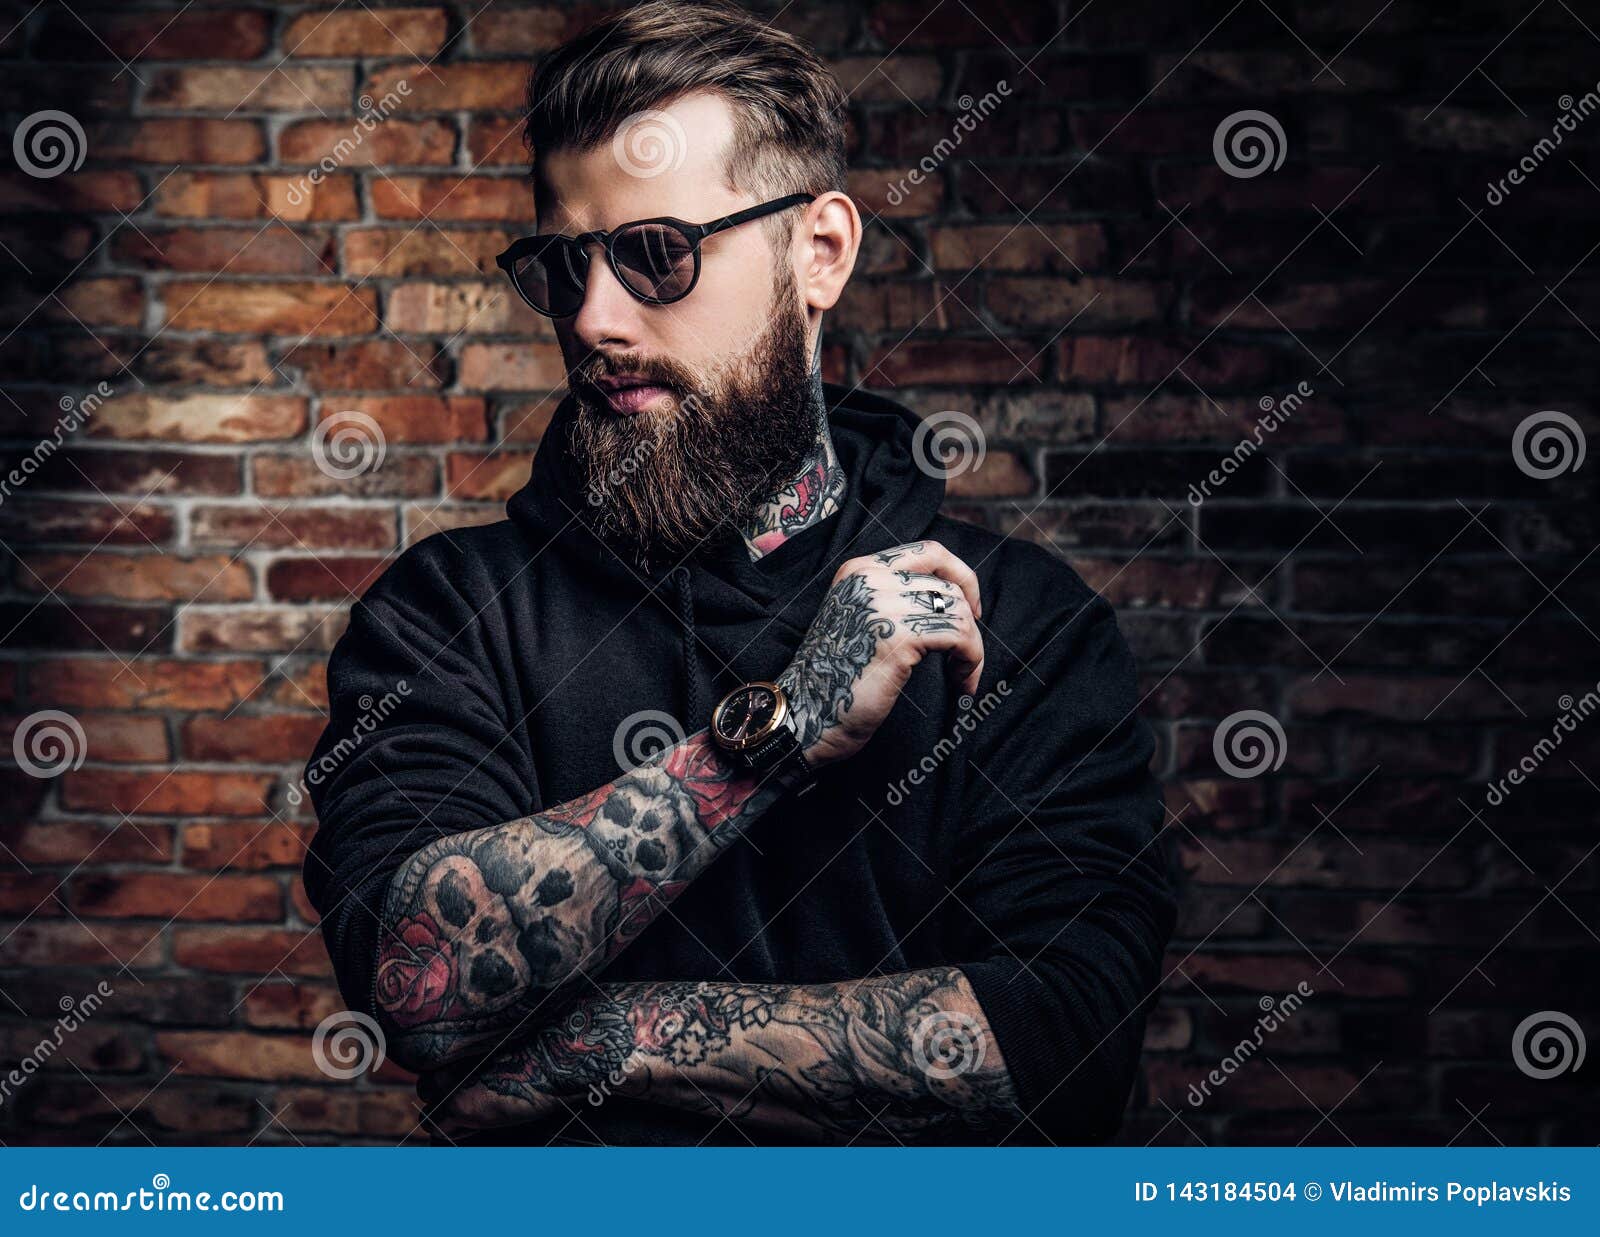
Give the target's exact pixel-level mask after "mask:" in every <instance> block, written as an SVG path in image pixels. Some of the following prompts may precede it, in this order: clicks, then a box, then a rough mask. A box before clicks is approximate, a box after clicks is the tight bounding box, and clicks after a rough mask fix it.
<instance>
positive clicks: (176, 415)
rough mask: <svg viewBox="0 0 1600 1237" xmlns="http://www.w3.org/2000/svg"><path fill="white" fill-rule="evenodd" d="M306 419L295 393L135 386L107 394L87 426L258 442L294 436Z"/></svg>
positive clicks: (139, 435) (122, 433) (134, 436)
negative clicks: (162, 390) (178, 391)
mask: <svg viewBox="0 0 1600 1237" xmlns="http://www.w3.org/2000/svg"><path fill="white" fill-rule="evenodd" d="M307 420H308V418H307V412H306V401H305V400H304V399H301V398H299V397H298V396H290V395H176V396H172V395H156V394H153V393H150V392H139V393H135V394H132V395H119V396H116V397H114V398H112V399H108V400H107V401H106V402H105V403H104V404H102V405H101V406H100V407H99V408H98V409H97V410H96V412H95V415H94V419H93V420H92V421H91V422H90V423H89V432H90V433H91V434H92V435H94V436H95V437H96V438H119V439H125V440H128V441H140V440H158V441H164V442H173V441H176V442H261V441H270V440H272V439H278V438H293V437H296V436H297V435H299V434H301V433H302V432H304V430H305V428H306V425H307Z"/></svg>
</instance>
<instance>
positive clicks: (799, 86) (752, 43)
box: [523, 0, 845, 228]
mask: <svg viewBox="0 0 1600 1237" xmlns="http://www.w3.org/2000/svg"><path fill="white" fill-rule="evenodd" d="M701 90H704V91H712V92H714V93H717V94H720V95H722V96H723V97H724V98H725V99H726V100H727V101H728V103H729V106H730V107H731V109H732V111H733V126H734V127H733V139H732V141H731V143H730V144H729V149H728V151H727V156H726V172H727V180H728V186H729V188H730V189H732V190H734V191H735V192H738V193H748V194H750V195H751V196H752V197H754V198H757V199H759V200H766V199H769V198H775V197H780V196H782V195H784V194H789V193H816V194H821V193H826V192H829V191H830V190H839V191H841V192H842V191H843V190H844V188H845V122H844V116H845V94H844V91H843V90H842V89H841V88H840V86H839V82H838V79H837V78H835V77H834V75H833V74H832V73H831V72H830V71H829V69H828V68H827V66H826V65H824V64H823V63H822V61H821V60H820V59H819V58H818V57H817V55H816V53H815V52H814V51H812V50H811V49H810V48H809V47H807V46H806V45H805V44H804V43H802V42H801V41H800V40H799V39H797V38H795V37H794V36H793V35H790V34H786V33H784V32H783V31H781V30H776V29H774V28H773V27H771V26H769V25H767V24H766V23H765V22H763V21H761V20H760V19H759V18H758V17H755V16H754V15H752V14H750V13H747V12H745V11H744V10H743V9H741V8H739V7H737V6H736V5H734V4H731V3H726V2H725V0H691V2H690V3H675V2H673V0H651V2H650V3H647V4H641V5H639V6H638V7H636V8H631V9H627V10H624V11H622V12H619V13H616V14H614V15H612V16H610V17H607V18H605V19H604V20H602V21H600V22H599V23H597V24H596V25H594V26H591V27H589V28H588V29H587V30H585V31H584V32H583V33H582V34H580V35H578V36H577V37H575V38H573V39H572V40H570V41H569V42H567V43H564V44H562V45H561V46H560V47H558V48H556V49H555V51H553V52H551V53H550V55H549V56H548V57H547V58H546V59H545V60H544V62H543V63H542V64H540V65H539V67H538V69H537V70H536V72H535V73H534V76H533V78H532V80H531V81H530V82H529V84H528V113H527V123H526V126H525V127H524V129H523V140H524V142H525V143H526V144H527V147H528V151H529V154H530V156H531V158H532V173H533V182H534V190H535V194H536V196H537V195H539V194H541V193H543V192H544V191H545V189H546V185H545V184H544V183H543V180H542V177H541V175H540V159H541V158H542V157H543V156H545V155H547V154H549V153H550V152H551V151H554V150H558V149H561V148H563V147H565V148H569V149H575V150H588V149H591V148H593V147H595V146H598V145H599V144H600V143H602V142H606V141H611V140H613V139H615V138H616V137H617V135H618V134H619V132H620V131H621V130H622V128H623V126H624V125H625V124H630V123H635V124H637V123H640V122H638V121H636V120H635V119H634V118H636V117H638V115H639V113H641V112H650V111H656V110H659V109H661V108H663V107H665V106H667V105H668V104H670V103H672V102H673V101H674V100H676V99H677V98H679V97H680V96H682V95H685V94H689V93H691V92H694V91H701ZM656 136H657V137H659V136H661V135H660V134H657V135H656ZM763 222H764V223H765V222H769V221H766V220H763ZM789 222H790V223H792V220H791V221H789ZM777 226H778V227H779V228H787V226H789V224H788V223H785V224H779V225H777Z"/></svg>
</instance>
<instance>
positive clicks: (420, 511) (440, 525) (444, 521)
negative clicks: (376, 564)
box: [405, 503, 506, 546]
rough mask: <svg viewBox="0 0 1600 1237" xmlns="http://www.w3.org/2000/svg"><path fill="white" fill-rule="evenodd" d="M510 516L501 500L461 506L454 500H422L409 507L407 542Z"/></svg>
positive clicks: (412, 543) (414, 542)
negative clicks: (442, 501) (434, 501)
mask: <svg viewBox="0 0 1600 1237" xmlns="http://www.w3.org/2000/svg"><path fill="white" fill-rule="evenodd" d="M505 518H506V510H505V508H504V507H503V506H501V505H500V504H499V503H495V504H492V505H489V504H485V505H482V506H476V507H464V506H458V505H456V504H454V503H444V504H437V505H436V504H434V503H418V504H414V505H412V506H409V507H407V508H406V509H405V527H406V545H408V546H411V545H415V544H416V543H417V542H419V541H421V540H422V539H423V538H424V537H431V536H433V534H434V533H442V532H447V531H449V530H450V529H452V528H476V527H478V526H479V525H483V524H494V523H497V522H498V521H500V520H503V519H505Z"/></svg>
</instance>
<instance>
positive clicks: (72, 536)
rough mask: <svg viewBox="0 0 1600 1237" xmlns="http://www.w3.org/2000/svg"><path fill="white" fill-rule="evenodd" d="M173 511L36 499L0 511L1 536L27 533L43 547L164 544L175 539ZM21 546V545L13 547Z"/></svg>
mask: <svg viewBox="0 0 1600 1237" xmlns="http://www.w3.org/2000/svg"><path fill="white" fill-rule="evenodd" d="M172 530H173V517H172V512H171V511H170V510H168V509H167V508H166V507H164V506H162V505H160V504H158V503H127V504H125V505H123V504H113V503H109V502H99V501H94V502H73V501H71V500H69V499H48V498H46V499H41V498H34V497H32V496H31V495H27V496H24V497H22V498H17V499H13V500H12V501H11V502H9V503H7V504H5V506H4V507H0V538H4V537H7V536H13V535H16V534H18V533H20V532H23V531H25V532H26V533H27V535H28V537H29V538H31V539H32V540H33V541H35V542H36V543H39V544H43V545H48V544H51V543H54V542H73V541H76V542H80V543H82V544H83V545H85V546H96V545H113V546H116V545H133V546H148V545H160V544H161V543H162V542H165V541H170V540H171V538H172ZM13 544H16V543H13Z"/></svg>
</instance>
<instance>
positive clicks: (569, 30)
mask: <svg viewBox="0 0 1600 1237" xmlns="http://www.w3.org/2000/svg"><path fill="white" fill-rule="evenodd" d="M602 11H603V7H602V6H600V5H589V4H586V5H580V6H577V7H575V8H567V7H565V6H563V5H556V4H535V5H532V6H530V7H528V8H521V7H518V8H516V9H495V8H493V7H492V6H491V7H488V8H485V9H484V10H483V11H482V12H481V13H479V14H478V16H477V17H475V18H474V19H473V21H472V23H471V25H470V26H468V28H467V34H468V37H470V38H471V39H472V50H473V51H475V52H479V53H483V52H487V53H490V54H491V55H493V54H505V55H530V54H532V53H535V52H547V51H550V50H552V49H553V48H555V47H558V46H559V45H560V44H561V43H563V42H565V41H566V40H567V39H570V38H572V37H573V36H574V35H576V34H578V33H580V32H581V31H582V30H583V29H584V28H585V27H586V26H588V25H589V24H590V23H591V22H592V21H594V20H595V19H596V18H597V17H599V16H600V15H601V13H602Z"/></svg>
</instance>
